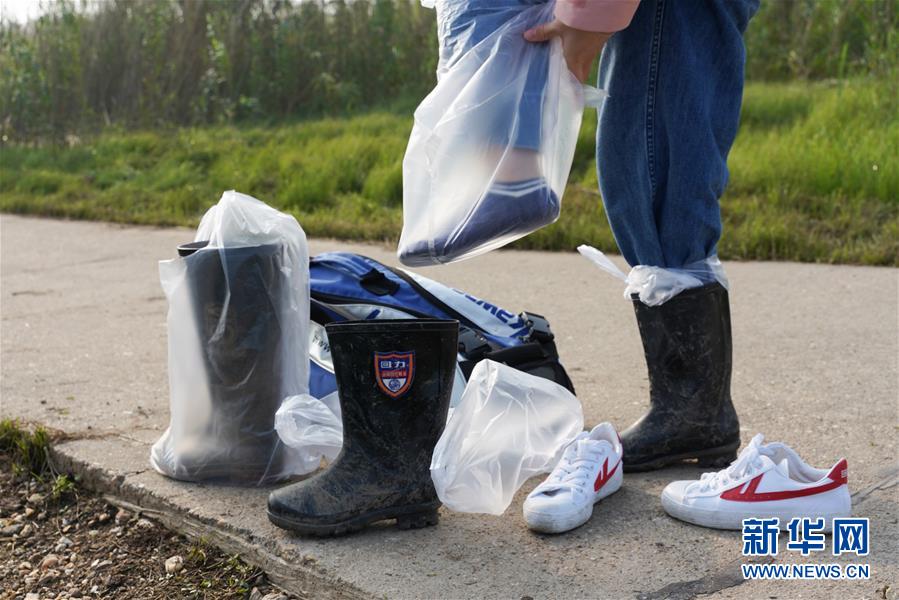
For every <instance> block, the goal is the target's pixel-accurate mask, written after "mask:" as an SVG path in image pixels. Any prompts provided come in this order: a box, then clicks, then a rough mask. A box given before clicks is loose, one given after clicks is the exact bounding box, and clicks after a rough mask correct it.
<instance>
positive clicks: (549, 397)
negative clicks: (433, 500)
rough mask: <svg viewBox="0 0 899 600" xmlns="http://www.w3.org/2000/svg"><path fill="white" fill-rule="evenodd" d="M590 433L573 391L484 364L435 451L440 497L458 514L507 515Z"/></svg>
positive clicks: (433, 469)
mask: <svg viewBox="0 0 899 600" xmlns="http://www.w3.org/2000/svg"><path fill="white" fill-rule="evenodd" d="M583 429H584V415H583V411H582V408H581V403H580V401H579V400H578V399H577V398H576V397H575V396H574V395H573V394H572V393H571V392H569V391H568V390H567V389H565V388H563V387H562V386H560V385H558V384H557V383H554V382H552V381H548V380H546V379H543V378H541V377H535V376H533V375H528V374H527V373H523V372H521V371H518V370H516V369H513V368H512V367H508V366H506V365H503V364H500V363H497V362H494V361H492V360H482V361H481V362H479V363H478V364H477V366H476V367H475V368H474V371H473V372H472V374H471V378H470V379H469V380H468V385H467V386H466V388H465V392H464V393H463V394H462V402H461V404H459V406H458V407H456V409H455V410H454V411H453V413H452V415H451V417H450V419H449V422H448V423H447V426H446V429H445V430H444V432H443V435H442V436H440V440H439V441H438V442H437V446H436V447H435V448H434V454H433V456H432V458H431V479H432V480H433V482H434V487H435V488H436V490H437V495H438V497H439V498H440V500H441V502H443V504H445V505H446V507H447V508H449V509H451V510H455V511H458V512H469V513H489V514H493V515H501V514H502V513H503V512H505V510H506V509H507V508H508V507H509V504H510V503H511V502H512V497H513V496H514V495H515V492H517V491H518V489H519V488H520V487H521V486H522V484H523V483H524V482H525V481H527V480H528V479H529V478H531V477H533V476H534V475H539V474H540V473H548V472H549V471H551V470H552V469H553V467H554V466H555V465H556V463H557V462H558V459H559V455H560V453H561V450H562V449H563V447H564V446H565V444H567V443H568V442H569V441H571V439H573V438H574V437H575V436H576V435H577V434H579V433H580V432H581V431H583Z"/></svg>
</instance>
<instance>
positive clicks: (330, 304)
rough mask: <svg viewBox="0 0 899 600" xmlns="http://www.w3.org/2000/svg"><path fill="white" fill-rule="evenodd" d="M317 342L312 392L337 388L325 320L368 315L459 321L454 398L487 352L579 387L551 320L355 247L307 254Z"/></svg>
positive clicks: (312, 355) (312, 356)
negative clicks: (560, 350)
mask: <svg viewBox="0 0 899 600" xmlns="http://www.w3.org/2000/svg"><path fill="white" fill-rule="evenodd" d="M309 282H310V297H311V300H310V302H311V309H310V316H311V321H312V323H311V334H310V335H311V342H310V345H309V356H310V367H311V368H310V376H309V392H310V393H311V394H312V395H313V396H315V397H317V398H322V397H324V396H326V395H327V394H329V393H331V392H333V391H335V390H336V389H337V384H336V382H335V380H334V368H333V365H332V363H331V355H330V351H329V347H328V339H327V334H326V333H325V327H324V326H325V324H327V323H331V322H335V321H348V320H364V319H403V318H407V319H408V318H427V317H432V318H440V319H455V320H457V321H459V360H458V367H459V368H458V369H457V376H456V384H454V385H453V388H454V390H453V392H454V393H453V396H454V399H456V400H457V399H458V396H459V395H460V394H461V391H462V388H464V383H465V381H466V380H467V379H468V376H469V375H470V374H471V371H472V369H474V366H475V365H476V364H477V363H478V362H479V361H481V360H483V359H485V358H489V359H491V360H494V361H496V362H501V363H504V364H507V365H509V366H511V367H515V368H516V369H519V370H521V371H524V372H527V373H530V374H532V375H537V376H539V377H544V378H546V379H549V380H551V381H555V382H556V383H558V384H560V385H562V386H564V387H566V388H568V389H569V390H570V391H571V392H572V393H573V392H574V386H573V385H572V383H571V379H569V377H568V374H567V373H566V372H565V369H564V367H562V364H561V363H560V362H559V354H558V351H557V349H556V345H555V342H554V338H553V333H552V331H551V330H550V327H549V322H547V320H546V319H545V318H543V317H542V316H541V315H536V314H533V313H528V312H522V313H518V314H516V313H513V312H511V311H508V310H505V309H503V308H501V307H499V306H496V305H495V304H492V303H490V302H487V301H485V300H481V299H479V298H476V297H474V296H472V295H471V294H467V293H465V292H463V291H460V290H456V289H453V288H450V287H447V286H445V285H443V284H441V283H438V282H436V281H433V280H431V279H428V278H427V277H422V276H421V275H418V274H415V273H412V272H409V271H405V270H403V269H395V268H392V267H388V266H387V265H384V264H382V263H380V262H378V261H376V260H374V259H372V258H369V257H367V256H362V255H360V254H353V253H350V252H327V253H324V254H319V255H317V256H313V257H312V258H311V259H310V261H309Z"/></svg>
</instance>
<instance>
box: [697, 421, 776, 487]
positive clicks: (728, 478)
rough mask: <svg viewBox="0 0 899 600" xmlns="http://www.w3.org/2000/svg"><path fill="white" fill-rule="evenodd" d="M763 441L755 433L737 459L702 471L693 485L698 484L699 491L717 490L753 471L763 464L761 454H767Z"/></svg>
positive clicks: (760, 435)
mask: <svg viewBox="0 0 899 600" xmlns="http://www.w3.org/2000/svg"><path fill="white" fill-rule="evenodd" d="M764 441H765V436H764V435H762V434H761V433H759V434H756V436H755V437H754V438H752V441H751V442H749V445H748V446H746V447H745V448H743V451H742V452H740V455H739V456H737V460H735V461H734V462H732V463H731V464H730V466H728V467H727V468H725V469H721V470H720V471H717V472H714V473H703V474H702V476H701V477H700V478H699V481H698V482H696V483H694V484H693V485H694V486H695V485H698V486H699V491H700V492H708V491H711V490H719V489H721V488H723V487H727V486H730V485H731V484H733V483H736V482H737V481H738V480H740V479H742V478H743V477H746V476H747V475H750V474H752V473H755V472H756V471H758V470H759V469H761V468H762V466H763V464H762V460H761V458H762V456H763V455H767V454H769V452H768V451H767V450H766V449H765V448H764V446H763V443H764ZM691 487H692V486H691Z"/></svg>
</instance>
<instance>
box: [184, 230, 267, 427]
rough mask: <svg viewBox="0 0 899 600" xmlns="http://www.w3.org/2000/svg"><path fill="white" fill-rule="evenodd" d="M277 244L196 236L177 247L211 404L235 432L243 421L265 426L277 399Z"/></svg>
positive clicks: (246, 423)
mask: <svg viewBox="0 0 899 600" xmlns="http://www.w3.org/2000/svg"><path fill="white" fill-rule="evenodd" d="M197 246H199V248H198V247H197ZM282 250H283V249H282V247H281V246H279V245H276V244H266V245H261V246H246V247H235V248H205V247H202V242H197V243H195V244H190V245H185V246H182V247H179V253H180V254H181V255H182V256H183V259H184V260H185V262H186V264H187V277H188V285H189V286H190V293H191V300H192V303H193V309H194V315H195V318H194V320H195V322H196V324H197V335H198V337H199V341H200V347H201V348H202V351H203V364H204V367H205V370H206V373H205V375H206V379H207V382H208V385H209V390H210V396H211V398H212V402H213V405H214V406H213V409H214V411H215V414H216V416H217V421H219V422H220V425H221V426H222V427H223V428H224V429H227V428H228V427H229V426H230V427H234V429H235V433H238V432H239V431H244V430H246V429H247V428H248V427H249V429H250V430H255V429H258V430H260V432H261V431H263V430H264V431H266V432H267V433H268V432H270V431H272V430H273V427H274V415H275V412H276V411H277V410H278V407H279V406H280V403H281V396H282V394H281V375H280V374H281V368H282V365H281V354H282V347H281V346H282V344H281V339H282V335H281V326H280V323H279V308H280V307H278V306H276V302H277V299H278V298H280V296H281V293H280V281H281V278H280V276H279V273H280V268H281V264H282V260H281V255H282ZM256 422H258V426H256V425H254V423H256ZM223 433H224V432H223Z"/></svg>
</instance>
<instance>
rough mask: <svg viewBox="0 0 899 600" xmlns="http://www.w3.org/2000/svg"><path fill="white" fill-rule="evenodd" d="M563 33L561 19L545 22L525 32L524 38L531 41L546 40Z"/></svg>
mask: <svg viewBox="0 0 899 600" xmlns="http://www.w3.org/2000/svg"><path fill="white" fill-rule="evenodd" d="M560 33H561V27H560V23H559V21H552V22H550V23H543V24H542V25H537V26H536V27H534V28H531V29H528V30H527V31H525V32H524V39H526V40H527V41H529V42H546V41H549V40H551V39H553V38H554V37H558V36H559V34H560Z"/></svg>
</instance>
